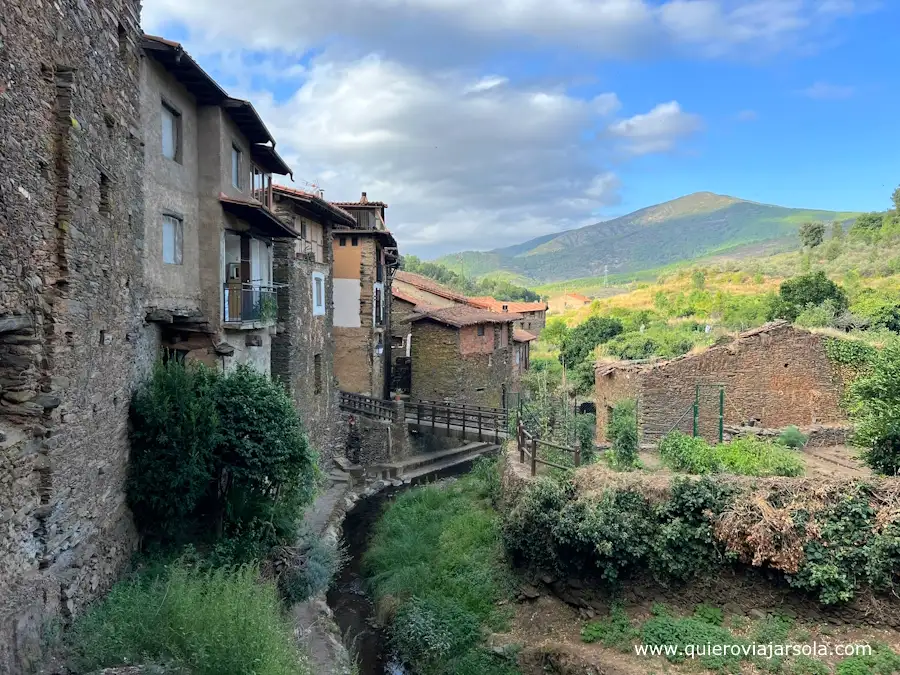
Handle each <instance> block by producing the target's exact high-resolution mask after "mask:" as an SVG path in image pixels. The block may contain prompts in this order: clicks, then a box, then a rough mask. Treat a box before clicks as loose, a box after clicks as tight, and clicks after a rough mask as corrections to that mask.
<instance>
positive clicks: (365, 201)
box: [332, 192, 388, 209]
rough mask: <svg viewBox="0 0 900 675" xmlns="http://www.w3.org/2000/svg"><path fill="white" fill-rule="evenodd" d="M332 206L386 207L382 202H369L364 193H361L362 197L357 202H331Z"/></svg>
mask: <svg viewBox="0 0 900 675" xmlns="http://www.w3.org/2000/svg"><path fill="white" fill-rule="evenodd" d="M332 204H336V205H337V206H355V207H357V208H360V207H366V206H374V207H380V208H383V209H386V208H387V207H388V205H387V204H385V203H384V202H370V201H369V198H368V197H367V196H366V193H365V192H363V193H362V196H361V197H360V198H359V201H358V202H332Z"/></svg>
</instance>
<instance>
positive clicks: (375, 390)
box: [332, 192, 397, 399]
mask: <svg viewBox="0 0 900 675" xmlns="http://www.w3.org/2000/svg"><path fill="white" fill-rule="evenodd" d="M333 205H334V206H336V207H338V208H340V209H342V210H344V211H346V212H348V213H349V214H350V215H351V216H352V218H353V219H354V220H355V221H356V222H355V225H354V226H352V227H349V226H348V227H341V228H335V229H334V230H333V232H332V251H333V256H334V265H333V287H334V342H335V355H336V356H335V362H334V374H335V377H336V378H337V381H338V386H339V387H340V389H341V390H343V391H347V392H351V393H355V394H365V395H367V396H373V397H375V398H383V399H388V398H390V395H391V392H390V386H391V353H390V347H389V345H388V342H389V340H390V335H391V329H390V322H391V306H390V304H391V303H390V298H391V283H392V278H393V274H394V269H395V268H396V266H397V242H396V240H395V239H394V236H393V235H392V234H391V233H390V232H389V231H388V229H387V227H386V226H385V220H384V211H385V209H386V208H387V204H385V203H384V202H377V201H376V202H370V201H369V200H368V198H367V196H366V193H365V192H363V193H362V197H361V198H360V200H359V201H358V202H333Z"/></svg>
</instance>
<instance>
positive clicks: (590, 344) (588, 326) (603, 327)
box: [559, 316, 622, 368]
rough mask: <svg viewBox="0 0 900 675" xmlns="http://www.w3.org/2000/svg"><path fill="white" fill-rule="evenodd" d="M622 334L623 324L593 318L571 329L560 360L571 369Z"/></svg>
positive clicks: (597, 317) (611, 320)
mask: <svg viewBox="0 0 900 675" xmlns="http://www.w3.org/2000/svg"><path fill="white" fill-rule="evenodd" d="M621 332H622V322H621V321H619V320H618V319H611V318H609V317H606V316H592V317H591V318H589V319H588V320H587V321H585V322H584V323H581V324H579V325H578V326H575V328H573V329H571V330H570V331H569V332H568V334H567V335H566V336H565V338H564V339H563V343H562V347H561V349H560V354H559V360H560V362H561V363H564V364H566V366H567V367H569V368H574V367H576V366H577V365H578V364H579V363H581V362H582V361H584V360H585V359H586V358H588V357H589V356H590V355H591V353H592V352H593V351H594V348H595V347H596V346H597V345H599V344H603V343H604V342H606V341H607V340H610V339H612V338H614V337H615V336H616V335H618V334H619V333H621Z"/></svg>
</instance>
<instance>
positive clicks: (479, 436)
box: [478, 407, 484, 443]
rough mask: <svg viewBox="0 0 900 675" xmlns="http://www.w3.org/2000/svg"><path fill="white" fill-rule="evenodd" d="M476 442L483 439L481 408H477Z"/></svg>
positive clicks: (480, 441)
mask: <svg viewBox="0 0 900 675" xmlns="http://www.w3.org/2000/svg"><path fill="white" fill-rule="evenodd" d="M478 442H479V443H483V442H484V439H483V438H482V437H481V408H480V407H479V408H478Z"/></svg>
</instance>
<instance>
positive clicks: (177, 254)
mask: <svg viewBox="0 0 900 675" xmlns="http://www.w3.org/2000/svg"><path fill="white" fill-rule="evenodd" d="M170 222H171V223H172V224H173V229H172V261H169V260H166V225H167V224H168V223H170ZM162 261H163V264H164V265H183V264H184V218H182V217H181V216H179V215H178V214H176V213H167V212H163V214H162Z"/></svg>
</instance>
